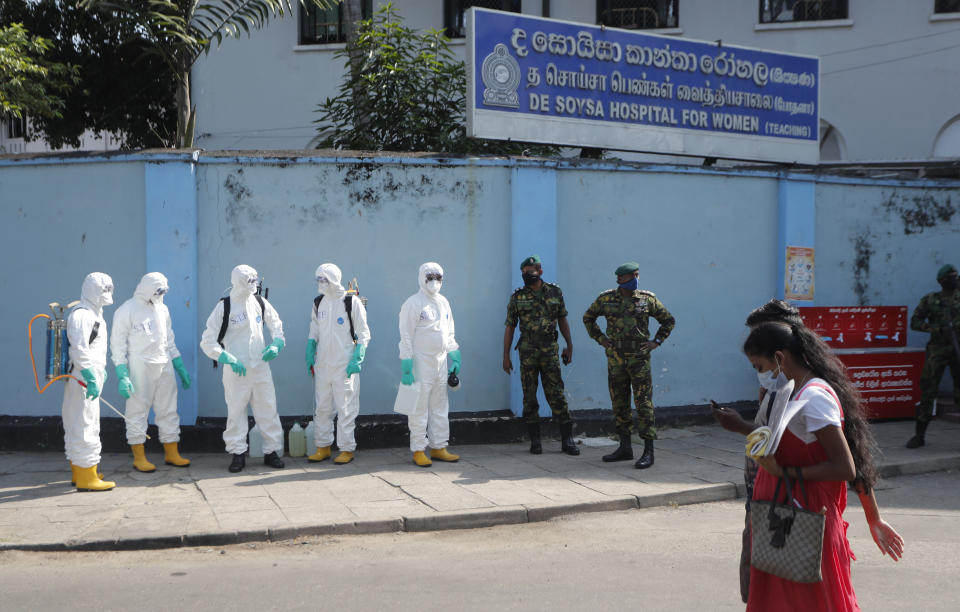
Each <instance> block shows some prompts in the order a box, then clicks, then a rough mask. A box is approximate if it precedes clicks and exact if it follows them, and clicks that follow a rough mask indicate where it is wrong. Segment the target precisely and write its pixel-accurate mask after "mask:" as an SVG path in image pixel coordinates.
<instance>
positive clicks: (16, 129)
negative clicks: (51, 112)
mask: <svg viewBox="0 0 960 612" xmlns="http://www.w3.org/2000/svg"><path fill="white" fill-rule="evenodd" d="M3 122H4V123H5V124H7V138H23V137H24V135H25V134H26V133H27V116H26V115H22V116H21V117H20V118H19V119H18V118H17V117H14V116H13V115H7V116H6V117H3Z"/></svg>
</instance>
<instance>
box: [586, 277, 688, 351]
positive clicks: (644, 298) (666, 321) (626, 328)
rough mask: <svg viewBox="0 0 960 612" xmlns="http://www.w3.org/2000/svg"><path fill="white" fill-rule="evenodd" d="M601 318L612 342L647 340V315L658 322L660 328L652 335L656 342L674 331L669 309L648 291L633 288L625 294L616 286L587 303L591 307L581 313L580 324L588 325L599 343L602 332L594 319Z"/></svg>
mask: <svg viewBox="0 0 960 612" xmlns="http://www.w3.org/2000/svg"><path fill="white" fill-rule="evenodd" d="M599 317H604V318H605V319H606V320H607V331H606V336H607V338H609V339H610V340H611V341H612V342H615V343H616V342H620V341H627V342H630V341H642V342H646V341H648V340H650V327H649V322H650V317H653V318H654V319H656V320H657V322H658V323H660V329H658V330H657V335H656V337H655V338H654V341H655V342H658V343H660V342H663V341H664V340H666V339H667V336H669V335H670V332H671V331H673V326H674V324H675V321H674V319H673V315H671V314H670V311H668V310H667V308H666V307H665V306H664V305H663V304H662V303H661V302H660V300H658V299H657V296H656V295H654V294H653V293H652V292H650V291H644V290H643V289H636V290H635V291H634V292H633V295H630V296H627V297H624V296H622V295H621V294H620V290H619V289H610V290H609V291H604V292H603V293H601V294H600V295H599V296H597V299H596V300H594V301H593V304H590V308H588V309H587V312H586V313H584V315H583V324H584V325H585V326H586V327H587V333H588V334H590V337H591V338H593V339H594V340H596V341H597V342H600V340H601V339H602V338H603V336H604V333H603V332H602V331H600V326H599V325H597V319H598V318H599Z"/></svg>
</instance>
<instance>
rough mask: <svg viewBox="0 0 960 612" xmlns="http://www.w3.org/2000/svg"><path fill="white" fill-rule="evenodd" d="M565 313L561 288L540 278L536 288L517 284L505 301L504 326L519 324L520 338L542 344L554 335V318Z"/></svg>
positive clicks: (557, 318)
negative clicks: (538, 288)
mask: <svg viewBox="0 0 960 612" xmlns="http://www.w3.org/2000/svg"><path fill="white" fill-rule="evenodd" d="M565 316H567V308H566V306H564V304H563V292H562V291H560V287H557V286H556V285H554V284H553V283H548V282H544V283H543V286H542V287H541V288H540V291H534V290H533V289H531V288H529V287H520V288H519V289H517V290H516V291H514V292H513V295H511V296H510V302H508V303H507V320H506V322H505V323H504V325H506V326H507V327H516V326H517V323H519V324H520V338H521V340H522V341H523V343H524V344H526V343H527V342H528V341H530V342H532V343H534V345H543V344H546V343H547V342H553V341H556V339H557V322H558V321H559V320H560V319H561V318H562V317H565Z"/></svg>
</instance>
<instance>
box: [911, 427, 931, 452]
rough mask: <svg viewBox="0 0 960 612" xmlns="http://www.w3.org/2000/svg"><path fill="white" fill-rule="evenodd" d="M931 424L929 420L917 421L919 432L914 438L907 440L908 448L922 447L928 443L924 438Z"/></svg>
mask: <svg viewBox="0 0 960 612" xmlns="http://www.w3.org/2000/svg"><path fill="white" fill-rule="evenodd" d="M929 424H930V422H929V421H927V422H926V423H924V422H923V421H917V433H916V434H915V435H914V436H913V437H912V438H910V439H909V440H907V448H920V447H921V446H923V445H924V444H926V443H927V442H926V440H924V439H923V438H924V436H925V435H926V434H927V425H929Z"/></svg>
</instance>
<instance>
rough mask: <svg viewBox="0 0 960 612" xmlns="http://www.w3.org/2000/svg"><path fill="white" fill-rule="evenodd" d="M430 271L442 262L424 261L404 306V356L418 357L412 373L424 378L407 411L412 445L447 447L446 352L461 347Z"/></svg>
mask: <svg viewBox="0 0 960 612" xmlns="http://www.w3.org/2000/svg"><path fill="white" fill-rule="evenodd" d="M427 274H440V275H442V274H443V268H441V267H440V264H438V263H434V262H428V263H425V264H423V265H422V266H420V272H419V276H418V280H419V283H420V291H419V292H417V293H415V294H413V295H411V296H410V297H409V298H407V300H406V301H405V302H404V303H403V306H402V307H401V308H400V359H401V360H403V359H413V377H414V379H415V380H416V381H417V382H419V383H420V399H419V401H418V402H417V407H416V409H415V410H414V412H413V414H411V415H410V416H408V417H407V425H408V427H409V428H410V450H411V451H413V452H417V451H423V450H425V449H426V448H427V443H428V440H429V444H430V448H432V449H442V448H446V447H447V442H448V440H449V438H450V422H449V420H448V412H449V409H450V405H449V403H448V401H447V374H448V368H447V353H449V352H450V351H455V350H458V349H459V348H460V347H459V346H458V345H457V341H456V339H455V338H454V324H453V313H452V312H451V310H450V304H449V302H447V298H445V297H443V296H442V295H440V293H439V292H440V286H441V282H439V281H431V282H429V283H428V282H427Z"/></svg>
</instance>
